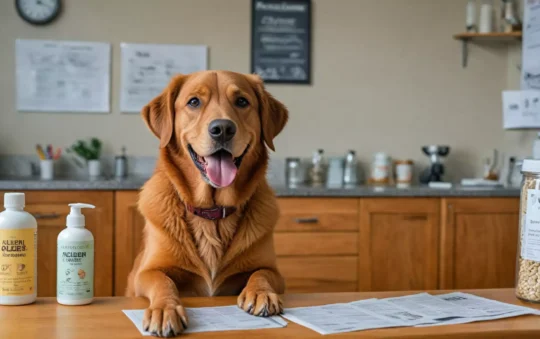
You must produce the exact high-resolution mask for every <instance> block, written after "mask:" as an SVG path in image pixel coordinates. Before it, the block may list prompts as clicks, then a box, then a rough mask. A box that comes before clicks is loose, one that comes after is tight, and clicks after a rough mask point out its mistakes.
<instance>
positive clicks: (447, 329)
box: [0, 289, 540, 339]
mask: <svg viewBox="0 0 540 339" xmlns="http://www.w3.org/2000/svg"><path fill="white" fill-rule="evenodd" d="M446 292H448V291H446ZM462 292H469V293H473V294H476V295H479V296H483V297H486V298H490V299H495V300H500V301H503V302H507V303H512V304H517V305H523V306H528V307H534V308H538V309H540V305H535V304H528V303H523V302H520V301H519V300H518V299H516V298H515V297H514V290H513V289H493V290H471V291H462ZM413 293H416V292H377V293H375V292H371V293H370V292H366V293H325V294H290V295H285V296H284V297H283V301H284V303H285V307H297V306H309V305H322V304H330V303H336V302H349V301H353V300H360V299H367V298H386V297H391V296H399V295H406V294H413ZM431 293H434V294H435V293H445V291H434V292H431ZM235 302H236V298H235V297H214V298H186V299H184V305H185V306H187V307H202V306H222V305H231V304H235ZM147 305H148V303H147V301H146V300H145V299H142V298H122V297H111V298H97V299H96V300H95V301H94V303H93V304H91V305H88V306H62V305H59V304H57V303H56V299H54V298H40V299H38V301H37V303H35V304H33V305H28V306H0V338H2V339H11V338H14V339H15V338H16V339H23V338H36V339H37V338H62V339H71V338H88V339H90V338H92V339H93V338H118V339H122V338H141V335H140V334H139V332H138V330H137V329H136V328H135V326H134V325H133V324H132V323H131V321H130V320H129V319H128V318H127V317H126V316H125V315H124V314H123V313H122V310H123V309H142V308H145V307H146V306H147ZM183 336H184V337H189V338H191V337H201V338H237V337H248V338H249V337H257V338H323V336H322V335H320V334H318V333H316V332H314V331H312V330H309V329H307V328H305V327H302V326H300V325H297V324H295V323H290V322H289V325H288V326H287V327H286V328H279V329H265V330H256V331H227V332H208V333H195V334H186V335H183ZM339 336H341V337H346V336H349V337H355V338H441V337H444V338H518V337H519V338H540V317H538V316H520V317H516V318H509V319H501V320H494V321H486V322H478V323H471V324H463V325H449V326H435V327H424V328H414V327H407V328H392V329H380V330H369V331H360V332H350V333H343V334H340V335H339ZM327 337H330V336H324V338H327ZM146 338H148V337H146Z"/></svg>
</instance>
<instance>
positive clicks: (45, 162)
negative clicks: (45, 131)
mask: <svg viewBox="0 0 540 339" xmlns="http://www.w3.org/2000/svg"><path fill="white" fill-rule="evenodd" d="M36 152H37V155H38V157H39V159H40V160H39V169H40V171H39V176H40V177H41V179H42V180H52V179H54V161H55V160H58V159H60V155H61V154H62V150H61V149H60V148H58V149H57V150H56V153H54V151H53V147H52V145H51V144H49V145H47V146H46V147H45V148H43V147H41V145H40V144H37V145H36Z"/></svg>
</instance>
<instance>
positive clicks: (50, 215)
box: [32, 212, 60, 219]
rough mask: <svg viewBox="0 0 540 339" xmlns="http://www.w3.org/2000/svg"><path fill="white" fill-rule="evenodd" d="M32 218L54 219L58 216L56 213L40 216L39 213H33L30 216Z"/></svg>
mask: <svg viewBox="0 0 540 339" xmlns="http://www.w3.org/2000/svg"><path fill="white" fill-rule="evenodd" d="M32 215H33V216H34V218H36V219H56V218H58V217H59V216H60V214H58V213H54V212H53V213H48V214H41V213H34V214H32Z"/></svg>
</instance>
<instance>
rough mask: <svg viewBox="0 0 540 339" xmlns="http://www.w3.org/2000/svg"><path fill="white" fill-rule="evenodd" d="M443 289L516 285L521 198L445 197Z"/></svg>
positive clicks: (442, 253)
mask: <svg viewBox="0 0 540 339" xmlns="http://www.w3.org/2000/svg"><path fill="white" fill-rule="evenodd" d="M441 204H442V223H441V245H440V246H441V264H440V277H439V278H440V288H442V289H466V288H502V287H513V286H514V274H515V267H516V251H517V241H518V224H519V198H446V199H442V201H441Z"/></svg>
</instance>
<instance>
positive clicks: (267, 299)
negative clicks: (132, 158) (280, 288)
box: [238, 288, 283, 317]
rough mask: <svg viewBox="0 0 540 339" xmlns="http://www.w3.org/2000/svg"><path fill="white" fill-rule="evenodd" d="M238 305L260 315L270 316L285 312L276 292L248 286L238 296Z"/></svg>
mask: <svg viewBox="0 0 540 339" xmlns="http://www.w3.org/2000/svg"><path fill="white" fill-rule="evenodd" d="M238 307H240V308H241V309H243V310H244V311H246V312H247V313H249V314H252V315H256V316H259V317H269V316H272V315H277V314H281V313H282V312H283V307H282V305H281V299H279V296H278V295H277V294H276V293H274V292H272V291H264V290H263V291H252V290H249V289H247V288H244V290H243V291H242V293H241V294H240V296H238Z"/></svg>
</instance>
